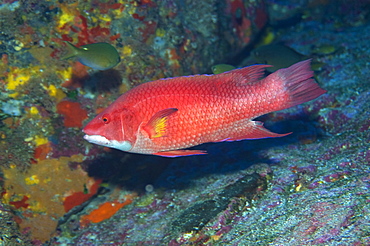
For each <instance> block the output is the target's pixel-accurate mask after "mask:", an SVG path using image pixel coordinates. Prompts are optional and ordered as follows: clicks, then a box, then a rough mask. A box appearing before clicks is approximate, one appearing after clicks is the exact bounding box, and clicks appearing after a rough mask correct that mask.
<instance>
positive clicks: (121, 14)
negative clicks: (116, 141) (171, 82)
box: [0, 0, 370, 246]
mask: <svg viewBox="0 0 370 246" xmlns="http://www.w3.org/2000/svg"><path fill="white" fill-rule="evenodd" d="M369 40H370V1H369V0H353V1H346V0H297V1H288V0H244V1H243V0H203V1H196V0H163V1H159V0H157V1H154V0H153V1H152V0H142V1H140V0H133V1H126V0H102V1H98V0H85V1H69V0H59V1H46V0H44V1H36V0H20V1H15V0H3V1H2V2H1V3H0V90H1V94H0V245H171V246H175V245H370V192H369V190H370V120H369V119H370V42H369ZM66 41H67V42H69V43H70V44H71V45H74V46H75V47H84V46H86V47H91V46H88V45H90V44H93V43H98V42H104V43H107V44H110V46H109V48H107V46H105V47H103V48H98V50H97V52H102V53H104V54H106V53H107V52H108V54H112V55H111V56H116V53H115V51H107V49H111V48H110V47H111V46H113V47H114V48H115V49H116V51H117V52H118V56H119V59H118V58H117V57H115V59H114V60H113V61H112V62H111V63H109V64H107V65H106V66H105V67H104V68H103V69H101V66H100V65H101V63H102V61H100V60H95V58H96V57H94V56H92V58H91V57H90V56H89V57H87V58H86V57H81V56H79V54H75V58H71V59H64V58H65V57H66V54H67V53H68V45H69V44H67V43H66ZM71 49H73V48H71ZM109 52H112V53H109ZM308 58H311V59H312V69H313V70H314V71H315V79H316V81H317V82H318V84H319V85H320V86H321V87H322V88H324V89H325V90H327V92H326V94H324V95H322V96H320V97H319V98H317V99H315V100H313V101H310V102H307V103H304V104H301V105H298V106H295V107H292V108H289V109H286V110H282V111H278V112H274V113H270V114H267V115H264V116H261V117H259V118H258V120H260V121H263V122H265V126H266V128H268V129H269V130H271V131H273V132H278V133H287V132H293V134H291V135H289V136H285V137H282V138H270V139H260V140H247V141H239V142H232V143H209V144H203V145H202V146H196V147H194V149H205V150H207V152H208V154H207V155H202V156H189V157H179V158H163V157H158V156H151V155H138V154H130V153H126V152H121V151H118V150H113V149H108V148H104V147H101V146H97V145H92V144H90V143H88V142H87V141H85V140H84V139H83V135H84V134H83V133H82V131H81V130H82V128H83V127H84V126H85V125H86V124H87V123H88V122H89V121H90V120H91V119H93V118H94V117H95V116H96V114H97V113H99V112H101V111H102V110H103V109H104V108H105V107H107V106H108V105H109V104H111V103H112V102H113V101H114V100H115V99H116V98H118V97H119V95H121V94H122V93H124V92H126V91H127V90H129V89H130V88H132V87H134V86H136V85H139V84H141V83H145V82H148V81H152V80H156V79H160V78H166V77H176V76H183V75H192V74H204V73H208V74H211V73H212V71H215V70H213V69H212V68H213V66H215V65H218V64H228V65H232V66H233V67H243V66H248V65H252V64H256V63H258V64H261V63H262V64H270V65H273V66H274V67H275V68H282V67H287V66H289V65H291V64H293V63H296V62H298V61H300V60H305V59H308ZM86 59H88V60H87V61H86ZM79 61H81V62H82V63H84V64H85V65H88V66H85V65H83V64H81V63H80V62H79ZM97 63H98V65H99V66H98V65H96V64H97ZM95 65H96V66H95ZM103 65H104V64H103ZM221 69H222V67H221ZM268 72H273V71H268ZM268 72H267V73H268Z"/></svg>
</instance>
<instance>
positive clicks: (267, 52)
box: [251, 44, 307, 72]
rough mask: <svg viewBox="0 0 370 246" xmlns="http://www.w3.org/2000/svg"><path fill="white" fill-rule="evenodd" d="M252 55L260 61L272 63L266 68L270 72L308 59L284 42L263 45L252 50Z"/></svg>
mask: <svg viewBox="0 0 370 246" xmlns="http://www.w3.org/2000/svg"><path fill="white" fill-rule="evenodd" d="M251 57H252V59H253V60H255V61H256V62H258V63H261V64H268V65H271V67H269V68H267V69H266V70H267V71H268V72H275V71H276V70H278V69H281V68H287V67H289V66H291V65H293V64H295V63H297V62H300V61H302V60H304V59H307V58H305V56H304V55H302V54H299V53H298V52H297V51H295V50H293V49H292V48H290V47H288V46H285V45H282V44H268V45H262V46H260V47H258V48H256V49H254V50H253V51H252V52H251Z"/></svg>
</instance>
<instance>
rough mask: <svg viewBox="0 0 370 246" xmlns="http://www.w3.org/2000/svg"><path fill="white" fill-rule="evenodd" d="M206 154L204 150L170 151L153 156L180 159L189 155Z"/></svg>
mask: <svg viewBox="0 0 370 246" xmlns="http://www.w3.org/2000/svg"><path fill="white" fill-rule="evenodd" d="M205 154H207V152H206V151H205V150H171V151H163V152H158V153H154V154H153V155H159V156H163V157H180V156H189V155H205Z"/></svg>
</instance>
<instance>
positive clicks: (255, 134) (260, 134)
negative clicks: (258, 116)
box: [225, 121, 291, 142]
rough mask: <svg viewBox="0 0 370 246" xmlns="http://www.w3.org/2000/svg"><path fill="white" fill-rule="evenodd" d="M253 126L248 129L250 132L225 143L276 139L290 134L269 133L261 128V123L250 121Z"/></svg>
mask: <svg viewBox="0 0 370 246" xmlns="http://www.w3.org/2000/svg"><path fill="white" fill-rule="evenodd" d="M252 122H253V123H254V125H253V126H252V127H251V128H250V132H249V133H248V134H246V135H243V136H240V137H234V138H228V139H226V140H225V141H227V142H231V141H240V140H245V139H260V138H276V137H284V136H286V135H289V134H291V132H289V133H285V134H279V133H274V132H270V131H269V130H267V129H266V128H264V127H263V123H262V122H260V121H252Z"/></svg>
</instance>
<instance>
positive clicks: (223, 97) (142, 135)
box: [83, 60, 326, 157]
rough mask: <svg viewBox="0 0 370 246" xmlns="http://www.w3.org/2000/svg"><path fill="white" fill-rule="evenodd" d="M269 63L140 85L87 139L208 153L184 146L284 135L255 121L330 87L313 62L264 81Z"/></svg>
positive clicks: (89, 128)
mask: <svg viewBox="0 0 370 246" xmlns="http://www.w3.org/2000/svg"><path fill="white" fill-rule="evenodd" d="M267 67H270V66H269V65H253V66H249V67H245V68H240V69H235V70H231V71H228V72H225V73H221V74H217V75H194V76H184V77H176V78H167V79H160V80H156V81H153V82H148V83H144V84H141V85H139V86H137V87H134V88H133V89H131V90H129V91H128V92H126V93H124V94H123V95H121V96H120V97H119V98H118V99H117V100H116V101H115V102H114V103H112V104H111V105H110V106H109V107H108V108H106V109H105V110H104V111H103V112H102V113H100V114H99V115H97V116H96V117H95V118H94V119H93V120H92V121H91V122H89V123H88V124H87V125H86V127H85V128H84V129H83V132H85V134H86V135H85V136H84V138H85V139H86V140H87V141H89V142H90V143H94V144H99V145H103V146H107V147H111V148H116V149H119V150H122V151H127V152H132V153H141V154H153V155H159V156H166V157H177V156H187V155H198V154H205V153H206V152H205V151H202V150H184V148H188V147H191V146H195V145H198V144H202V143H207V142H223V141H239V140H244V139H258V138H268V137H282V136H286V135H288V134H290V133H286V134H278V133H273V132H270V131H269V130H267V129H266V128H264V127H263V124H262V122H258V121H253V119H254V118H256V117H258V116H260V115H263V114H266V113H269V112H273V111H277V110H282V109H285V108H289V107H292V106H295V105H298V104H301V103H304V102H307V101H310V100H313V99H315V98H317V97H318V96H320V95H322V94H323V93H325V92H326V91H325V90H323V89H322V88H320V87H319V85H318V84H316V82H315V81H314V80H313V79H312V76H313V72H312V71H311V69H310V60H306V61H302V62H299V63H296V64H294V65H292V66H291V67H288V68H284V69H280V70H278V71H276V72H274V73H272V74H270V75H269V76H267V77H266V78H263V79H261V77H262V76H263V74H264V70H265V68H267Z"/></svg>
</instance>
